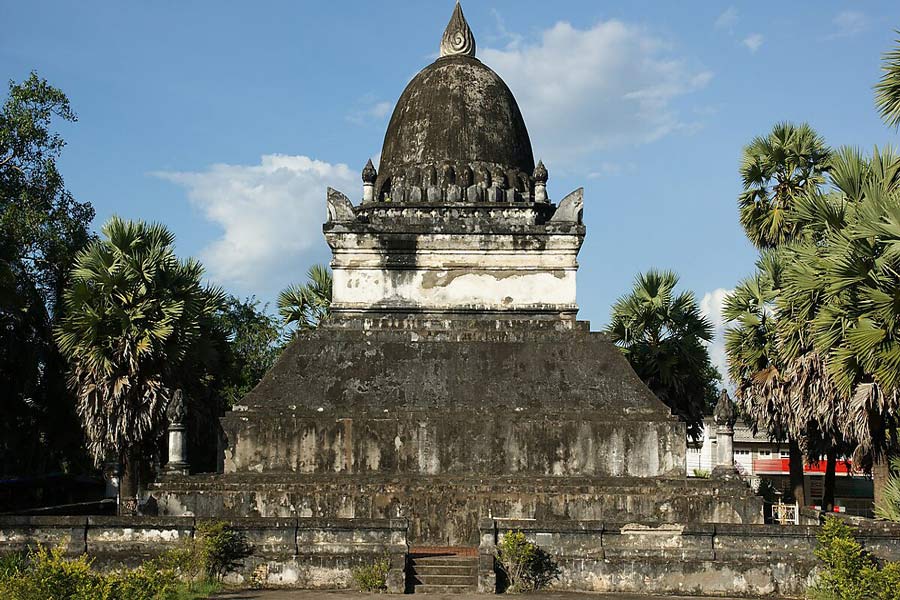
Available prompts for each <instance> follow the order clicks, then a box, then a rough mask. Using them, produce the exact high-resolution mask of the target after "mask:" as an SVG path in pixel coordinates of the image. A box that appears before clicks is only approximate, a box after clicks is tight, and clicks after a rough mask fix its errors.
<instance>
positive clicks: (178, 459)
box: [165, 390, 190, 475]
mask: <svg viewBox="0 0 900 600" xmlns="http://www.w3.org/2000/svg"><path fill="white" fill-rule="evenodd" d="M166 412H167V415H168V417H169V462H168V463H166V468H165V470H166V472H167V473H179V474H181V475H188V474H189V473H190V466H189V464H188V460H187V410H186V408H185V405H184V394H183V393H182V392H181V390H175V394H174V395H173V396H172V400H171V401H170V403H169V408H168V410H167V411H166Z"/></svg>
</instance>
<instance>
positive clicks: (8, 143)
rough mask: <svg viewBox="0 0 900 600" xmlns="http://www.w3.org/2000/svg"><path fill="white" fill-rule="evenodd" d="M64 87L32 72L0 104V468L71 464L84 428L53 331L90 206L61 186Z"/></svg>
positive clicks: (67, 115) (30, 469) (69, 114)
mask: <svg viewBox="0 0 900 600" xmlns="http://www.w3.org/2000/svg"><path fill="white" fill-rule="evenodd" d="M58 120H62V121H70V122H72V121H75V120H76V117H75V113H74V111H73V110H72V108H71V106H70V104H69V100H68V98H67V97H66V95H65V94H64V93H63V92H62V91H60V90H59V89H57V88H54V87H53V86H51V85H50V84H48V83H47V81H46V80H44V79H41V78H40V77H38V75H37V74H36V73H31V75H30V76H29V77H28V79H26V80H25V81H23V82H22V83H15V82H12V81H11V82H10V83H9V94H8V96H7V98H6V100H5V102H4V103H3V105H2V108H0V381H2V382H3V386H0V404H2V406H3V415H2V417H3V418H2V419H0V473H3V474H15V473H25V472H27V473H30V474H34V473H40V472H45V471H47V470H54V469H59V468H62V469H73V468H74V469H77V468H79V465H80V464H82V463H83V462H84V459H83V458H82V457H84V452H83V438H82V436H81V432H80V428H79V427H78V425H77V418H76V416H75V412H74V409H73V402H72V401H71V395H70V394H69V393H68V391H67V389H66V386H65V362H64V360H63V359H62V357H61V356H60V355H59V352H58V351H57V349H56V345H55V343H54V341H53V327H54V325H55V324H56V323H58V322H59V319H60V318H61V316H62V314H63V310H64V309H63V307H62V306H61V298H62V293H63V290H64V289H65V288H66V287H67V285H68V284H69V277H70V275H69V268H70V266H71V262H72V259H73V258H74V256H75V254H76V253H77V252H78V250H80V249H81V248H83V247H84V246H85V244H87V243H88V242H89V241H90V240H91V239H92V236H91V234H90V233H89V226H90V223H91V221H92V219H93V217H94V210H93V208H92V207H91V205H90V204H88V203H82V202H78V201H76V200H75V199H74V198H73V197H72V195H71V194H70V193H69V192H68V191H67V190H66V188H65V185H64V182H63V178H62V176H61V175H60V173H59V171H58V169H57V166H56V161H57V159H58V158H59V156H60V154H61V153H62V150H63V148H64V146H65V141H64V140H63V139H62V137H61V136H60V135H59V134H57V133H55V132H54V131H53V129H52V126H53V124H54V122H55V121H58Z"/></svg>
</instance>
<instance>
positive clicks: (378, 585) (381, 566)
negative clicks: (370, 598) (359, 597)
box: [353, 556, 391, 592]
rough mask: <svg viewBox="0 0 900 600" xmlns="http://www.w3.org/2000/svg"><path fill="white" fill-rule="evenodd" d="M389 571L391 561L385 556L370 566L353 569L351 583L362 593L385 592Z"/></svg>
mask: <svg viewBox="0 0 900 600" xmlns="http://www.w3.org/2000/svg"><path fill="white" fill-rule="evenodd" d="M390 570H391V559H390V558H388V557H387V556H385V557H384V558H381V559H379V560H377V561H375V562H374V563H372V564H369V565H363V566H361V567H356V568H355V569H353V581H355V582H356V586H357V587H358V588H359V589H360V590H361V591H363V592H383V591H385V590H387V576H388V572H389V571H390Z"/></svg>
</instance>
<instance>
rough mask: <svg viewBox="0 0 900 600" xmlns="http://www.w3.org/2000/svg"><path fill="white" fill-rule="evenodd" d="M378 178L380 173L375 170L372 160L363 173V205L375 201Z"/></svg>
mask: <svg viewBox="0 0 900 600" xmlns="http://www.w3.org/2000/svg"><path fill="white" fill-rule="evenodd" d="M377 178H378V172H377V171H376V170H375V165H373V164H372V159H371V158H370V159H369V162H367V163H366V166H365V167H364V168H363V171H362V180H363V203H366V202H373V201H374V200H375V180H376V179H377Z"/></svg>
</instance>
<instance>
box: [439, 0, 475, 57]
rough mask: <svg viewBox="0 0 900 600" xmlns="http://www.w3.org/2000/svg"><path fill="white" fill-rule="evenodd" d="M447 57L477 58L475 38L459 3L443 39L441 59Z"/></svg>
mask: <svg viewBox="0 0 900 600" xmlns="http://www.w3.org/2000/svg"><path fill="white" fill-rule="evenodd" d="M445 56H472V57H474V56H475V36H474V35H473V34H472V30H471V29H470V28H469V23H468V22H466V17H465V15H464V14H463V11H462V7H461V6H460V5H459V2H457V3H456V8H455V9H453V16H452V17H450V23H448V24H447V29H446V30H445V31H444V37H443V38H441V57H442V58H443V57H445Z"/></svg>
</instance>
